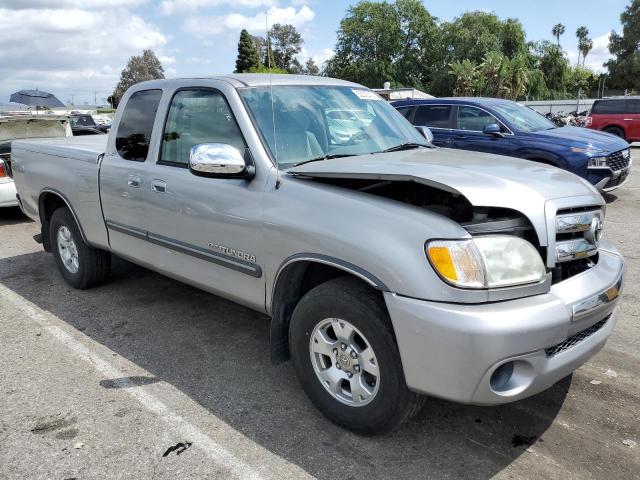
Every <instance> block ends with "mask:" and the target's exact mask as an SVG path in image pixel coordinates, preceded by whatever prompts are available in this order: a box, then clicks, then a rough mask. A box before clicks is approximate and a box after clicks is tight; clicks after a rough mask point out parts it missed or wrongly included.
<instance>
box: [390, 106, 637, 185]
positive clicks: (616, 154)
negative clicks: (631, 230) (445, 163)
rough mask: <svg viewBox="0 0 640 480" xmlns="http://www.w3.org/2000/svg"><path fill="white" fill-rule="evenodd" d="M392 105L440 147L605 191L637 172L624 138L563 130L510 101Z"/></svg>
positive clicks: (591, 131)
mask: <svg viewBox="0 0 640 480" xmlns="http://www.w3.org/2000/svg"><path fill="white" fill-rule="evenodd" d="M392 105H393V106H394V107H395V108H396V109H397V110H398V111H399V112H400V113H402V114H403V115H404V116H405V117H406V118H407V119H408V120H409V121H410V122H411V123H412V124H413V125H415V126H424V127H428V128H429V129H430V130H431V132H432V133H433V137H434V138H433V143H434V144H435V145H438V146H441V147H447V148H458V149H462V150H475V151H479V152H488V153H495V154H499V155H508V156H511V157H519V158H526V159H528V160H534V161H537V162H542V163H546V164H550V165H554V166H556V167H559V168H563V169H565V170H568V171H570V172H572V173H575V174H576V175H579V176H581V177H582V178H584V179H586V180H587V181H589V182H590V183H592V184H593V185H595V186H596V187H597V188H598V189H599V190H603V191H610V190H613V189H615V188H618V187H620V186H621V185H622V184H623V183H624V182H625V181H626V180H627V178H628V175H629V171H630V170H631V153H630V150H629V144H628V143H627V142H626V141H624V140H623V139H621V138H618V137H616V136H614V135H611V134H608V133H604V132H597V131H593V130H588V129H585V128H580V127H558V126H557V125H555V124H554V123H552V122H551V121H549V120H547V119H546V118H545V117H544V116H542V115H540V114H539V113H537V112H535V111H534V110H532V109H530V108H528V107H526V106H524V105H521V104H519V103H516V102H513V101H510V100H504V99H497V98H437V99H432V100H403V101H397V102H393V103H392Z"/></svg>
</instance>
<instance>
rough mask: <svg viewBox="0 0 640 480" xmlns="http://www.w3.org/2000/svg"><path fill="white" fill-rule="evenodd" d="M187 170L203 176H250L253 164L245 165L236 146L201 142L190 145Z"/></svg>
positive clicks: (252, 172) (252, 171) (251, 175)
mask: <svg viewBox="0 0 640 480" xmlns="http://www.w3.org/2000/svg"><path fill="white" fill-rule="evenodd" d="M189 170H191V173H193V174H194V175H201V176H204V177H235V178H238V177H241V178H251V177H253V174H254V167H253V165H247V162H246V161H245V158H244V156H243V155H242V153H240V151H239V150H238V149H237V148H236V147H232V146H231V145H227V144H226V143H203V144H200V145H194V146H193V147H191V152H190V155H189Z"/></svg>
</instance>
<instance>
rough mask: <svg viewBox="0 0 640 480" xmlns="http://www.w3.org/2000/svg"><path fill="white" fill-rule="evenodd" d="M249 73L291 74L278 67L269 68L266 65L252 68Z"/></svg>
mask: <svg viewBox="0 0 640 480" xmlns="http://www.w3.org/2000/svg"><path fill="white" fill-rule="evenodd" d="M249 73H289V72H287V71H286V70H283V69H281V68H277V67H271V68H269V67H267V66H266V65H262V64H260V65H258V66H257V67H251V68H250V69H249Z"/></svg>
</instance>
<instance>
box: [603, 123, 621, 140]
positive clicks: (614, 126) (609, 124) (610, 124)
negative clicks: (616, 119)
mask: <svg viewBox="0 0 640 480" xmlns="http://www.w3.org/2000/svg"><path fill="white" fill-rule="evenodd" d="M607 128H615V129H617V130H620V131H622V134H623V135H624V137H623V138H624V139H626V138H627V130H626V128H624V125H621V124H619V123H608V124H607V125H605V126H604V127H602V128H601V129H600V131H601V132H604V131H605V130H606V129H607ZM605 133H608V132H605Z"/></svg>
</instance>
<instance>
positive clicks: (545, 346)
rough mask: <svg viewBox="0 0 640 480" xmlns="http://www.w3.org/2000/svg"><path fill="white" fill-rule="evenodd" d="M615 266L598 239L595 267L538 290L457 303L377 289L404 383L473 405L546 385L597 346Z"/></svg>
mask: <svg viewBox="0 0 640 480" xmlns="http://www.w3.org/2000/svg"><path fill="white" fill-rule="evenodd" d="M623 270H624V263H623V260H622V257H621V256H620V255H619V254H618V252H617V251H616V250H615V248H614V247H612V246H610V245H609V244H606V243H605V242H603V247H602V249H601V251H600V258H599V261H598V265H597V266H595V267H593V268H592V269H591V270H589V271H587V272H584V273H582V274H580V275H576V276H575V277H573V278H570V279H568V280H565V281H564V282H561V283H558V284H556V285H554V286H552V287H551V291H550V292H549V293H547V294H543V295H536V296H533V297H528V298H522V299H517V300H511V301H505V302H496V303H490V304H480V305H460V304H447V303H436V302H428V301H423V300H416V299H412V298H407V297H401V296H399V295H396V294H393V293H385V301H386V303H387V307H388V309H389V313H390V315H391V320H392V323H393V326H394V330H395V333H396V338H397V341H398V346H399V349H400V355H401V358H402V364H403V368H404V373H405V379H406V381H407V385H408V386H409V388H410V389H412V390H414V391H417V392H420V393H425V394H429V395H433V396H437V397H441V398H446V399H449V400H453V401H457V402H461V403H470V404H479V405H496V404H501V403H508V402H512V401H515V400H519V399H521V398H525V397H528V396H530V395H533V394H536V393H538V392H540V391H542V390H545V389H547V388H548V387H550V386H551V385H553V384H554V383H556V382H557V381H558V380H560V379H562V378H564V377H565V376H567V375H569V374H570V373H571V372H572V371H574V370H575V369H576V368H578V367H579V366H580V365H582V364H583V363H584V362H586V361H587V360H588V359H589V358H591V357H592V356H593V355H595V354H596V353H597V352H598V351H599V350H600V349H601V348H602V347H603V346H604V344H605V342H606V340H607V338H608V337H609V335H610V333H611V331H612V329H613V327H614V326H615V323H616V321H617V315H618V308H617V302H618V298H619V292H620V289H621V288H622V277H623ZM603 320H604V321H603ZM554 347H555V348H554ZM503 365H504V367H503ZM501 367H502V368H501ZM498 369H500V370H498ZM503 374H504V375H503Z"/></svg>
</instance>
